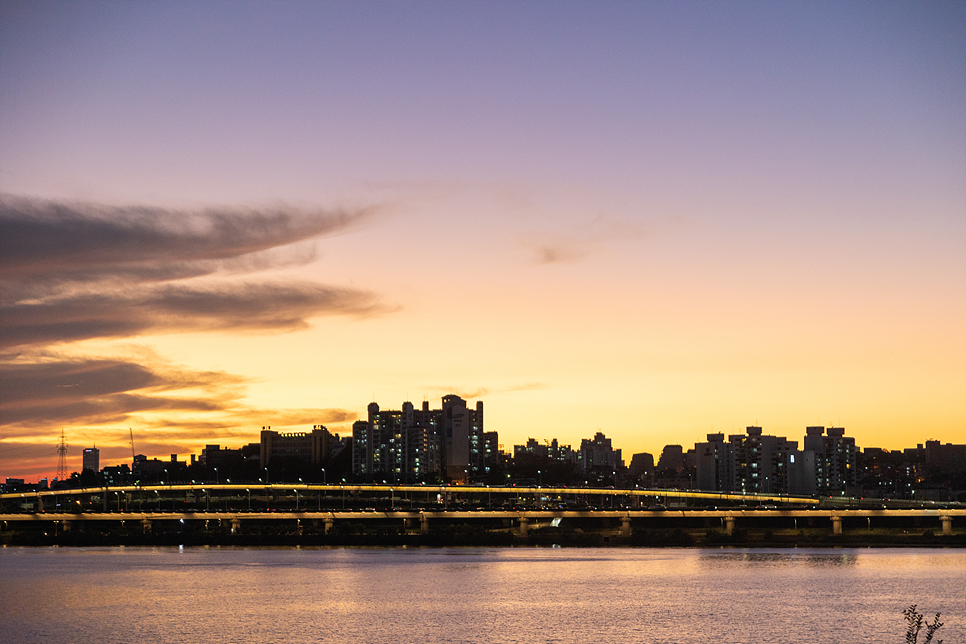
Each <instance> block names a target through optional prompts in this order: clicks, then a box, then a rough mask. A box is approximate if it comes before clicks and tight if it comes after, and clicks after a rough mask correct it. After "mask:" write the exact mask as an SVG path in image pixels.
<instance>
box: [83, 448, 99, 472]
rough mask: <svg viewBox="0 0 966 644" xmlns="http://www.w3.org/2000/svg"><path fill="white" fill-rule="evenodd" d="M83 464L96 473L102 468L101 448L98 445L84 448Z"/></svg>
mask: <svg viewBox="0 0 966 644" xmlns="http://www.w3.org/2000/svg"><path fill="white" fill-rule="evenodd" d="M83 464H84V465H83V469H85V470H90V471H92V472H95V473H96V472H99V471H100V470H101V450H99V449H97V448H96V447H86V448H84V459H83Z"/></svg>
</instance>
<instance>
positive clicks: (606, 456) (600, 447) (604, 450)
mask: <svg viewBox="0 0 966 644" xmlns="http://www.w3.org/2000/svg"><path fill="white" fill-rule="evenodd" d="M578 459H579V465H580V467H581V469H583V470H585V471H587V472H591V471H599V472H608V471H609V472H617V471H618V470H622V469H624V461H623V459H621V451H620V450H619V449H614V447H613V446H612V445H611V441H610V439H609V438H607V437H605V436H604V434H603V433H602V432H597V433H596V434H594V437H593V438H585V439H583V440H582V441H580V452H579V456H578Z"/></svg>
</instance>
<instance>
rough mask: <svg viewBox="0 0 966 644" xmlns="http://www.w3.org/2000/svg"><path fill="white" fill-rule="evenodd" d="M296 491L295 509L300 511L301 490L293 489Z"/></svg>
mask: <svg viewBox="0 0 966 644" xmlns="http://www.w3.org/2000/svg"><path fill="white" fill-rule="evenodd" d="M293 491H294V492H295V511H296V512H298V511H299V491H298V490H293Z"/></svg>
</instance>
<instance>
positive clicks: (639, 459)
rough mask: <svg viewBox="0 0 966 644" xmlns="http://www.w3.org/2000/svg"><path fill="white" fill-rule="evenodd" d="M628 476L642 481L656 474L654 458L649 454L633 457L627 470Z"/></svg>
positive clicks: (642, 453)
mask: <svg viewBox="0 0 966 644" xmlns="http://www.w3.org/2000/svg"><path fill="white" fill-rule="evenodd" d="M627 470H628V474H630V475H631V476H632V477H634V478H635V479H636V480H638V481H640V480H641V479H643V478H644V477H647V476H651V475H653V474H654V456H652V455H651V454H648V453H647V452H641V453H640V454H634V455H633V456H631V464H630V466H629V467H628V468H627Z"/></svg>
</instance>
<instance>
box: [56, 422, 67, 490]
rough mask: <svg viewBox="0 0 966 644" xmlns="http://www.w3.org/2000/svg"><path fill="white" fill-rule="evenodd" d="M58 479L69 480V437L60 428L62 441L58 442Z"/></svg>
mask: <svg viewBox="0 0 966 644" xmlns="http://www.w3.org/2000/svg"><path fill="white" fill-rule="evenodd" d="M57 480H59V481H66V480H67V437H66V436H64V429H63V428H61V430H60V441H58V443H57Z"/></svg>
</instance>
